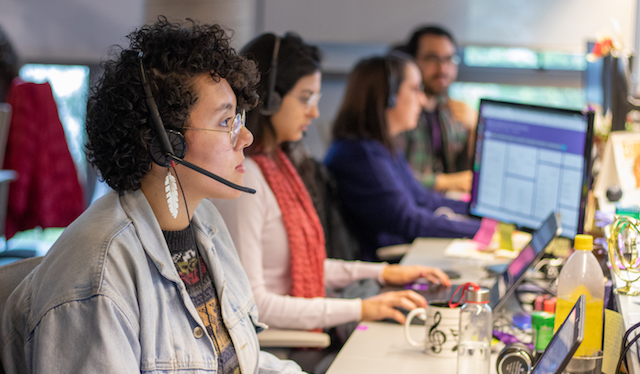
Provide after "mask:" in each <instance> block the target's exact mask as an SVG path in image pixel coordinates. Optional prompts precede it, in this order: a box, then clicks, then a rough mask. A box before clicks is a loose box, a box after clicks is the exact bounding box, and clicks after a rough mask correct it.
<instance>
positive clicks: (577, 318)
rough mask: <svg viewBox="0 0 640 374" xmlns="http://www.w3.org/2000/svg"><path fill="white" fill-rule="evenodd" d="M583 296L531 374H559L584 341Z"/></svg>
mask: <svg viewBox="0 0 640 374" xmlns="http://www.w3.org/2000/svg"><path fill="white" fill-rule="evenodd" d="M584 318H585V296H584V295H581V296H580V298H578V301H577V302H576V303H575V305H574V306H573V309H571V311H570V312H569V315H568V316H567V318H566V319H565V320H564V322H563V323H562V325H561V326H560V327H559V328H558V331H556V333H555V334H554V335H553V338H552V339H551V341H550V342H549V345H547V348H546V349H545V350H544V353H543V354H542V356H540V359H539V360H538V362H537V363H536V366H535V367H534V368H533V370H532V372H531V373H532V374H560V373H562V370H564V368H565V367H566V366H567V363H568V362H569V360H570V359H571V356H573V354H574V353H575V352H576V350H577V349H578V347H579V346H580V344H581V343H582V340H583V339H584V323H585V320H584Z"/></svg>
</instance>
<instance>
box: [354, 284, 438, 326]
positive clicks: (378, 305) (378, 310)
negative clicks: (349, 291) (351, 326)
mask: <svg viewBox="0 0 640 374" xmlns="http://www.w3.org/2000/svg"><path fill="white" fill-rule="evenodd" d="M426 306H427V301H426V300H425V299H424V297H422V296H420V295H419V294H417V293H416V292H415V291H411V290H406V291H391V292H385V293H381V294H379V295H376V296H373V297H370V298H368V299H364V300H362V320H363V321H379V320H383V319H387V318H391V319H394V320H396V321H398V322H399V323H402V324H404V321H405V319H406V318H405V316H404V314H402V312H401V311H399V310H398V309H396V308H402V309H406V310H413V309H415V308H424V307H426Z"/></svg>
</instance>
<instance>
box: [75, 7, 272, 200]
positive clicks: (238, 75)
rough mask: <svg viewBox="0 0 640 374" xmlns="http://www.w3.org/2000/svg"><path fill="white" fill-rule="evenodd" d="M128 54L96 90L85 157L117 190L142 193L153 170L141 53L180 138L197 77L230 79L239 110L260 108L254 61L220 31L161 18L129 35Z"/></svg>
mask: <svg viewBox="0 0 640 374" xmlns="http://www.w3.org/2000/svg"><path fill="white" fill-rule="evenodd" d="M127 38H128V39H129V41H130V45H129V48H128V49H124V48H121V47H115V48H114V49H113V50H112V54H113V55H114V57H113V58H112V59H111V60H109V61H106V62H104V63H103V64H102V66H103V68H104V75H103V76H102V77H101V78H100V80H99V81H98V83H97V85H96V87H95V88H94V89H93V90H92V94H91V97H90V99H89V110H88V113H87V123H86V134H87V144H86V154H87V160H88V161H89V162H91V164H93V165H94V166H95V167H96V168H97V169H98V170H99V171H100V174H101V177H102V179H103V180H104V181H106V182H107V184H108V185H109V186H110V187H111V188H113V189H114V190H116V191H119V192H122V191H127V190H137V189H139V188H140V184H141V180H142V178H143V177H144V176H145V175H146V174H147V173H148V172H149V171H150V170H151V163H152V160H151V156H150V155H149V153H148V151H147V148H148V146H149V144H150V142H151V140H152V138H153V137H154V136H155V132H154V131H153V130H152V123H151V118H150V116H149V112H148V110H147V105H146V102H145V99H144V91H143V87H142V84H141V78H140V64H139V58H138V54H139V52H142V53H143V54H144V57H143V65H144V67H145V70H146V73H147V76H148V80H149V84H150V86H151V89H152V91H153V93H154V97H155V100H156V103H157V105H158V109H159V111H160V116H161V117H162V120H163V122H164V126H165V128H166V129H171V130H175V131H180V132H183V131H184V130H182V128H183V127H184V126H185V122H186V121H187V119H188V118H189V114H190V112H191V110H192V108H193V105H194V103H195V102H196V100H197V99H198V97H197V95H198V93H197V92H196V91H195V88H194V87H195V86H194V82H195V78H196V77H198V76H200V75H202V74H209V75H210V76H211V78H212V79H214V80H215V81H219V80H220V79H226V80H227V82H229V85H230V86H231V88H232V89H233V91H234V93H235V94H236V97H237V100H238V105H237V106H238V109H239V110H243V109H244V110H249V109H251V108H253V107H254V106H255V105H256V104H257V102H258V95H257V93H256V86H257V84H258V80H259V75H258V72H257V69H256V66H255V63H254V62H253V61H250V60H248V59H246V58H244V57H242V56H238V55H237V54H236V51H235V50H234V49H233V48H231V46H230V37H229V36H227V34H226V33H225V31H224V30H223V29H222V27H221V26H219V25H197V24H196V23H195V22H194V21H191V20H188V22H187V23H186V24H177V23H171V22H169V21H167V19H166V18H164V17H159V18H158V21H156V22H155V23H154V24H152V25H148V26H144V27H142V28H140V29H139V30H136V31H134V32H132V33H130V34H129V35H128V36H127Z"/></svg>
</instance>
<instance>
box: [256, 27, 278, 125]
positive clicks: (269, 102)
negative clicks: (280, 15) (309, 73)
mask: <svg viewBox="0 0 640 374" xmlns="http://www.w3.org/2000/svg"><path fill="white" fill-rule="evenodd" d="M274 37H275V40H274V42H273V53H272V55H271V65H270V66H269V73H268V76H267V84H268V86H267V93H266V95H265V97H264V103H263V106H262V108H260V114H262V115H264V116H271V115H273V114H274V113H275V112H277V111H278V109H280V105H281V104H282V97H281V96H280V94H279V93H278V92H277V91H276V77H277V75H278V53H279V52H280V37H279V36H278V35H274Z"/></svg>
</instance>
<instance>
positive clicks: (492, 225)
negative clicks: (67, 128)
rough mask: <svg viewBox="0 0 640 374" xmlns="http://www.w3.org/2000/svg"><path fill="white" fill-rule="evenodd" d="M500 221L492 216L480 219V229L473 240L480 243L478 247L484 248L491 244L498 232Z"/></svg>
mask: <svg viewBox="0 0 640 374" xmlns="http://www.w3.org/2000/svg"><path fill="white" fill-rule="evenodd" d="M497 226H498V221H496V220H495V219H491V218H486V217H483V218H482V220H481V221H480V229H479V230H478V231H477V232H476V234H475V235H474V236H473V241H474V242H476V243H478V249H479V250H482V249H485V248H486V247H488V246H489V244H491V240H493V234H495V232H496V227H497Z"/></svg>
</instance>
